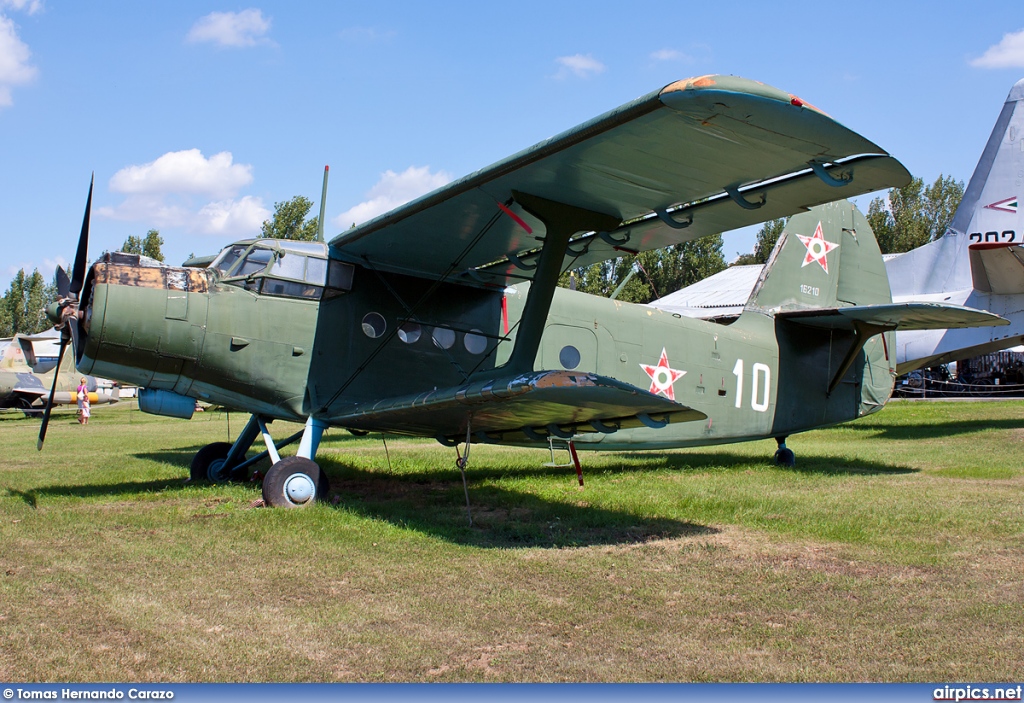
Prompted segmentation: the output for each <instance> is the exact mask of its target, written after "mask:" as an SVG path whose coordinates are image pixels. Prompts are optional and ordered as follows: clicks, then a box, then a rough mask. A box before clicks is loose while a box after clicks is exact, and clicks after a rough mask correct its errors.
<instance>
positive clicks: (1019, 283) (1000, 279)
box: [970, 242, 1024, 295]
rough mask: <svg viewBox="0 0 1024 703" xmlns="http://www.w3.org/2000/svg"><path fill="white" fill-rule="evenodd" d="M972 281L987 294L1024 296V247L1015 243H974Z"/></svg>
mask: <svg viewBox="0 0 1024 703" xmlns="http://www.w3.org/2000/svg"><path fill="white" fill-rule="evenodd" d="M970 252H971V278H972V279H973V280H974V289H975V290H979V291H982V292H983V293H997V294H1001V295H1019V294H1021V293H1024V247H1020V246H1018V245H1016V244H1013V243H1011V242H981V243H976V244H971V246H970Z"/></svg>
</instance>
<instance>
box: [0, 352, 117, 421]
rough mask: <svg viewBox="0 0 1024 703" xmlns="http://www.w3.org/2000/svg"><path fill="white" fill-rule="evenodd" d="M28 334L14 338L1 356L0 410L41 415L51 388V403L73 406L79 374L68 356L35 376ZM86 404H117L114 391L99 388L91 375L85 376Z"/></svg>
mask: <svg viewBox="0 0 1024 703" xmlns="http://www.w3.org/2000/svg"><path fill="white" fill-rule="evenodd" d="M35 339H36V338H34V337H32V336H30V335H20V334H19V335H15V337H14V339H13V340H11V343H10V344H8V345H7V346H6V347H5V348H4V350H3V356H2V357H0V408H16V409H18V410H21V411H22V412H23V413H25V414H26V415H30V414H34V413H42V412H43V411H44V410H45V408H46V405H47V398H48V396H50V392H51V389H54V390H53V393H52V401H51V402H52V403H53V404H56V405H74V404H76V403H77V402H78V398H77V393H76V391H77V388H78V384H79V382H80V381H81V379H82V375H81V374H79V373H76V372H75V367H74V364H72V362H71V357H68V358H67V359H66V360H64V361H63V363H62V364H61V367H60V368H59V369H58V368H54V369H52V370H50V371H47V372H46V373H41V374H40V373H35V372H34V371H33V368H34V367H35V366H36V363H35V351H34V348H33V341H34V340H35ZM85 379H86V385H87V386H88V388H89V401H90V403H92V404H93V405H96V404H102V403H116V402H117V401H118V392H117V389H116V388H115V389H113V390H107V389H103V388H100V387H99V386H98V384H97V380H96V378H95V377H94V376H86V377H85Z"/></svg>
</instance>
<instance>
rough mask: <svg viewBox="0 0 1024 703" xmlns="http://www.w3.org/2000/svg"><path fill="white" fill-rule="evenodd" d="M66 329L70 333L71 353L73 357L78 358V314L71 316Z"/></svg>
mask: <svg viewBox="0 0 1024 703" xmlns="http://www.w3.org/2000/svg"><path fill="white" fill-rule="evenodd" d="M66 326H67V329H68V331H69V332H70V333H71V343H72V344H73V345H74V346H72V347H71V353H72V354H74V355H75V359H76V360H77V359H78V348H79V347H78V316H77V315H76V316H75V317H73V318H71V319H70V320H68V322H67V325H66Z"/></svg>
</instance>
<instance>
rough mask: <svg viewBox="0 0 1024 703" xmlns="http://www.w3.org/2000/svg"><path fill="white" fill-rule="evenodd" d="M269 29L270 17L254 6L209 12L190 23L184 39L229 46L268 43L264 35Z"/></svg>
mask: <svg viewBox="0 0 1024 703" xmlns="http://www.w3.org/2000/svg"><path fill="white" fill-rule="evenodd" d="M269 31H270V19H268V18H265V17H264V16H263V12H262V11H261V10H257V9H255V8H249V9H248V10H242V11H241V12H211V13H210V14H208V15H206V16H205V17H202V18H200V19H199V21H198V22H196V23H195V24H194V25H192V29H190V30H189V32H188V35H187V36H186V37H185V41H189V42H193V43H200V42H209V43H211V44H219V45H220V46H231V47H242V46H256V45H257V44H269V43H270V40H269V39H267V38H266V37H264V35H265V34H266V33H267V32H269Z"/></svg>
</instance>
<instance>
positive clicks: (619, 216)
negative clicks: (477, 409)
mask: <svg viewBox="0 0 1024 703" xmlns="http://www.w3.org/2000/svg"><path fill="white" fill-rule="evenodd" d="M837 162H843V163H839V165H836V164H837ZM847 162H848V163H847ZM909 180H910V176H909V174H908V173H907V172H906V169H904V168H903V167H902V165H900V164H899V163H898V162H897V161H895V160H894V159H891V158H889V157H887V155H886V154H885V152H884V151H882V150H881V149H880V148H879V147H878V146H876V145H875V144H873V143H871V142H870V141H868V140H866V139H864V138H863V137H861V136H860V135H858V134H856V133H855V132H852V131H850V130H849V129H847V128H845V127H843V126H842V125H840V124H839V123H838V122H836V121H835V120H833V119H832V118H830V117H828V116H827V115H825V114H824V113H822V112H820V111H819V110H817V109H815V108H813V107H811V106H809V105H807V104H806V103H804V102H802V101H801V100H800V99H799V98H796V97H794V96H792V95H790V94H788V93H784V92H782V91H779V90H776V89H774V88H771V87H769V86H765V85H763V84H761V83H756V82H754V81H749V80H745V79H742V78H734V77H728V76H706V77H703V78H699V79H690V80H686V81H679V82H677V83H673V84H672V85H670V86H668V87H666V88H664V89H663V90H660V91H656V92H654V93H651V94H649V95H646V96H644V97H642V98H639V99H637V100H635V101H633V102H631V103H628V104H627V105H624V106H622V107H620V108H618V109H617V110H613V111H611V112H609V113H607V114H605V115H602V116H600V117H598V118H596V119H594V120H591V121H590V122H587V123H585V124H582V125H580V126H578V127H576V128H574V129H571V130H569V131H567V132H564V133H563V134H560V135H558V136H556V137H552V138H551V139H548V140H546V141H544V142H541V143H539V144H537V145H535V146H533V147H531V148H529V149H527V150H525V151H522V152H520V153H519V154H516V155H514V156H512V157H509V158H507V159H505V160H503V161H500V162H498V163H496V164H494V165H492V166H489V167H487V168H485V169H483V170H481V171H478V172H476V173H473V174H470V175H469V176H466V177H464V178H462V179H460V180H458V181H455V182H453V183H450V184H448V185H447V186H445V187H443V188H440V189H438V190H436V191H434V192H433V193H430V194H428V195H425V196H423V197H421V198H419V199H417V200H414V201H412V202H410V203H407V204H406V205H403V206H401V207H399V208H397V209H395V210H393V211H391V212H389V213H387V214H385V215H382V216H380V217H378V218H376V219H374V220H371V221H369V222H366V223H364V224H362V225H359V226H357V227H355V228H353V229H350V230H348V231H346V232H344V233H343V234H340V235H338V236H337V237H335V238H334V239H333V240H331V250H332V256H335V257H338V258H342V259H346V260H350V261H354V262H360V263H365V264H367V265H369V266H372V267H373V268H375V269H378V270H384V271H394V272H399V273H406V274H411V275H416V276H421V277H426V278H441V277H451V276H461V280H462V282H465V283H470V284H480V283H488V284H495V285H505V284H507V283H510V282H516V281H521V280H524V279H526V280H529V279H531V278H532V264H531V263H530V261H529V260H528V257H529V256H530V255H531V253H532V252H535V251H536V250H537V249H538V248H539V247H540V246H541V243H542V242H543V239H544V235H545V229H544V225H543V223H541V222H540V221H539V220H538V219H537V218H535V217H534V216H533V215H531V214H530V213H529V212H527V210H526V209H525V208H523V207H522V206H521V205H519V204H518V203H516V202H515V199H514V197H513V193H514V192H517V193H524V194H527V195H531V196H535V197H542V198H545V199H547V200H549V201H554V202H557V203H562V204H564V205H568V206H571V207H573V208H577V209H580V210H585V211H588V212H593V213H598V214H601V215H605V216H607V217H609V218H611V221H614V222H618V223H619V226H618V227H617V228H614V229H611V231H609V232H605V233H602V234H601V235H598V234H592V235H590V237H589V240H588V241H583V240H578V241H577V242H575V243H574V244H573V245H570V253H569V255H568V257H569V259H567V263H568V261H571V260H572V257H579V258H578V259H577V260H576V261H575V262H574V263H573V264H572V265H574V266H579V265H584V264H587V263H592V262H594V261H600V260H603V259H605V258H611V257H615V256H620V255H621V253H622V252H623V251H626V252H633V251H642V250H648V249H655V248H660V247H664V246H666V245H669V244H675V243H679V242H682V241H687V240H689V239H694V238H696V237H699V236H704V235H706V234H714V233H718V232H721V231H725V230H729V229H735V228H737V227H741V226H744V225H748V224H756V223H758V222H762V221H764V220H767V219H771V218H776V217H782V216H785V215H790V214H793V213H794V212H797V211H798V210H800V209H803V208H806V207H809V206H812V205H815V204H818V203H822V202H828V201H831V200H835V199H838V198H846V197H850V196H853V195H857V194H860V193H866V192H870V191H873V190H877V189H879V188H884V187H889V186H893V185H900V184H902V183H905V182H908V181H909ZM698 204H700V207H698ZM658 213H661V215H660V216H659V215H658ZM691 218H692V220H691ZM691 221H692V224H689V225H687V224H686V223H688V222H691ZM581 229H582V228H581ZM523 257H527V259H526V260H524V258H523ZM457 280H458V279H457Z"/></svg>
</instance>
